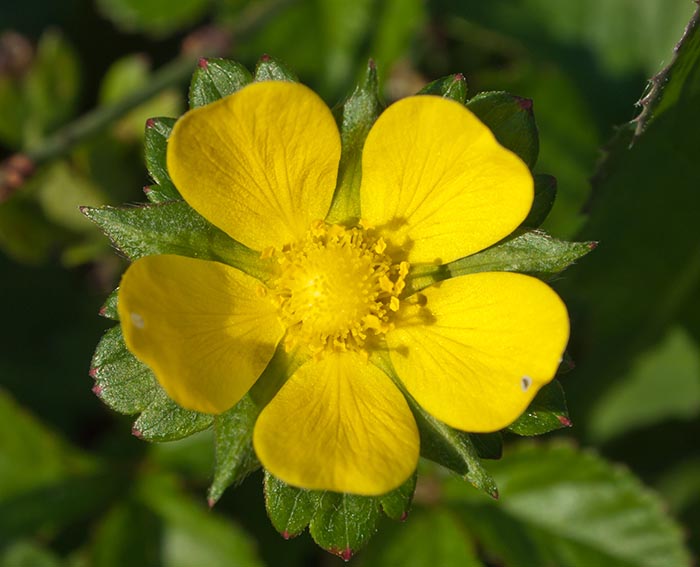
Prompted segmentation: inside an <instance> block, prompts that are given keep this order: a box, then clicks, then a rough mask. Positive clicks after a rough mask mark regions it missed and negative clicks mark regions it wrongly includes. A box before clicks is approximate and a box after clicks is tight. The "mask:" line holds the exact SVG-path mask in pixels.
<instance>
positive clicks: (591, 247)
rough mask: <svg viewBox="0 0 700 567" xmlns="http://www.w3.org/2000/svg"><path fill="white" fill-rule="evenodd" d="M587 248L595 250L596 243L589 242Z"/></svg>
mask: <svg viewBox="0 0 700 567" xmlns="http://www.w3.org/2000/svg"><path fill="white" fill-rule="evenodd" d="M588 248H590V249H591V250H595V249H596V248H598V242H596V241H593V242H589V243H588Z"/></svg>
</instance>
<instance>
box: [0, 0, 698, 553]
mask: <svg viewBox="0 0 700 567" xmlns="http://www.w3.org/2000/svg"><path fill="white" fill-rule="evenodd" d="M695 7H696V6H695V4H694V3H693V2H692V1H690V0H589V1H587V2H558V1H556V0H510V1H506V0H493V1H491V2H481V1H477V0H461V1H460V0H454V1H450V0H355V1H349V0H348V1H343V0H273V1H267V0H266V1H255V0H252V1H246V0H179V1H178V2H167V1H166V0H65V1H64V2H54V1H52V0H23V1H22V2H18V1H10V2H2V3H0V159H5V158H7V157H8V156H10V155H12V154H13V153H15V152H18V151H29V152H30V153H31V152H34V154H33V155H34V156H37V162H38V164H39V167H38V168H37V170H36V171H35V172H33V174H32V175H28V174H27V175H25V173H28V172H24V171H23V170H22V168H21V167H20V168H19V169H20V177H21V179H20V181H17V182H16V183H14V185H13V186H12V187H11V188H10V189H6V190H5V193H4V194H3V195H2V201H3V202H2V203H1V204H0V314H1V317H2V319H1V322H2V326H1V327H0V566H8V567H22V566H27V567H33V566H44V565H46V566H63V565H71V566H90V565H160V564H163V565H182V566H197V565H203V566H208V565H244V566H247V565H258V564H268V565H335V564H341V563H342V561H341V560H340V559H337V558H335V557H333V556H332V555H329V554H327V553H325V552H323V551H320V550H319V549H318V548H316V546H315V545H314V544H313V542H312V541H311V539H310V538H309V537H308V536H307V535H303V536H301V537H299V538H296V539H294V540H292V541H284V540H283V539H282V538H281V537H280V535H279V534H278V533H277V532H276V531H275V530H274V528H273V527H272V526H271V525H270V523H269V520H268V519H267V518H266V516H265V509H264V502H263V497H262V493H261V490H260V483H261V476H260V474H254V475H252V476H251V477H250V478H248V479H247V480H246V481H245V482H244V483H243V485H242V486H240V487H238V488H235V489H230V490H229V491H228V492H227V493H226V494H225V495H224V497H223V498H222V500H221V501H220V502H219V503H218V504H217V506H216V507H215V509H214V511H213V512H209V511H207V510H206V505H205V495H206V487H207V485H208V482H209V481H210V476H211V470H212V462H213V452H212V445H211V434H210V433H207V432H204V433H202V434H198V435H195V436H194V437H191V438H189V439H187V440H184V441H179V442H174V443H167V444H161V445H150V444H148V443H145V442H142V441H139V440H138V439H136V438H134V437H133V436H131V434H130V430H131V423H132V421H133V419H132V418H129V417H125V416H119V415H117V414H116V413H115V412H113V411H111V410H109V409H108V408H106V407H105V406H104V405H103V404H102V403H101V402H100V400H99V399H98V398H97V397H95V396H94V395H93V394H92V392H91V387H92V380H91V379H90V377H89V376H88V369H89V366H90V358H91V356H92V353H93V350H94V348H95V345H96V344H97V342H98V340H99V339H100V337H101V335H102V333H103V332H104V331H105V330H106V329H108V328H109V327H110V326H111V323H110V322H109V321H107V320H105V319H103V318H100V317H99V316H98V310H99V308H100V306H101V305H102V303H103V302H104V299H105V297H106V295H107V294H108V293H109V292H110V291H112V289H114V287H115V286H116V284H117V282H118V279H119V275H120V273H121V272H122V270H123V269H124V267H125V263H124V261H123V260H122V259H121V258H119V257H118V256H117V255H116V254H115V253H114V252H113V250H112V249H111V248H110V245H109V242H108V241H107V239H106V238H104V237H103V236H102V235H101V233H100V232H99V231H98V230H97V228H96V227H95V226H94V225H92V224H91V223H90V222H89V221H87V220H86V219H85V218H84V217H82V215H81V214H80V213H79V211H78V206H79V205H101V204H114V205H118V204H122V203H133V202H139V201H143V200H144V198H143V193H142V188H143V186H144V185H147V184H149V182H150V181H149V179H148V176H147V173H146V169H145V167H144V165H143V131H144V123H145V120H146V119H147V118H149V117H151V116H178V115H179V114H181V113H182V112H183V111H184V110H185V109H186V107H187V101H186V93H187V85H188V82H189V77H190V75H191V72H192V71H193V70H194V68H195V66H196V62H197V59H198V57H200V56H204V55H217V56H225V57H230V58H233V59H235V60H237V61H239V62H241V63H243V64H244V65H246V66H247V67H248V68H252V67H254V65H255V62H256V60H257V59H258V58H259V57H260V56H261V55H262V54H264V53H269V54H271V55H273V56H274V57H277V58H279V59H280V60H282V61H284V62H285V63H286V64H287V65H288V66H289V67H290V68H291V69H293V70H294V71H296V73H297V74H298V75H299V77H300V80H301V81H302V82H304V83H306V84H308V85H310V86H311V87H312V88H314V89H315V90H316V91H317V92H319V93H320V95H321V96H322V97H323V98H324V99H325V100H326V102H327V103H328V104H329V105H330V106H334V105H336V104H338V103H339V102H341V101H342V100H343V99H344V97H346V96H347V95H348V94H349V93H350V92H351V90H352V88H353V87H354V85H355V84H356V82H357V80H358V79H359V78H360V77H361V75H362V73H363V70H364V69H365V67H366V64H367V60H368V58H370V57H371V58H373V59H374V60H375V61H376V63H377V67H378V71H379V77H380V83H381V88H382V93H383V96H384V98H385V99H386V100H387V102H390V101H393V100H395V99H397V98H400V97H403V96H407V95H409V94H413V93H415V92H416V91H417V90H419V89H420V88H421V87H422V86H424V85H425V84H426V83H427V82H429V81H432V80H434V79H437V78H439V77H441V76H444V75H447V74H450V73H463V74H464V75H465V77H466V79H467V82H468V85H469V96H473V95H474V94H475V93H477V92H479V91H483V90H505V91H509V92H512V93H514V94H517V95H519V96H522V97H527V98H531V99H533V101H534V113H535V117H536V119H537V123H538V126H539V132H540V154H539V160H538V162H537V166H536V168H535V169H536V171H538V172H543V173H549V174H552V175H554V176H555V177H556V178H557V180H558V197H557V201H556V204H555V206H554V209H553V211H552V213H551V214H550V216H549V217H548V219H547V221H546V222H545V224H544V225H543V227H542V228H543V229H544V230H546V231H547V232H549V233H550V234H552V235H553V236H556V237H559V238H564V239H586V240H596V241H600V246H599V247H598V249H597V250H596V251H595V252H594V253H592V254H591V255H589V256H588V257H585V258H583V259H582V260H580V261H579V263H578V264H577V265H576V266H575V267H573V268H572V269H570V270H567V271H566V272H564V273H563V274H562V275H561V276H560V277H559V278H558V279H557V280H556V281H555V282H553V285H554V287H555V288H556V289H557V290H558V291H559V292H560V293H561V294H562V295H563V296H564V297H565V299H566V301H567V304H568V305H569V308H570V310H571V314H572V326H573V329H572V333H573V335H572V342H571V347H570V354H571V357H572V359H573V361H574V363H575V364H576V368H574V369H573V370H572V371H571V372H569V373H568V374H567V375H566V376H564V377H563V378H562V384H563V386H564V388H565V390H566V392H567V400H568V404H569V410H570V415H571V419H572V421H573V424H574V426H573V427H572V428H571V429H569V430H567V431H566V432H565V433H559V434H556V435H557V436H560V437H566V438H569V439H573V440H574V441H575V443H576V444H578V445H580V446H582V447H586V448H591V449H593V450H595V451H596V452H597V453H599V454H600V455H602V456H603V457H605V458H606V459H608V460H609V461H611V462H613V463H619V464H620V465H622V467H624V468H626V469H628V470H630V471H631V472H632V473H633V475H634V476H636V477H638V478H639V479H641V481H642V482H643V483H644V484H645V485H646V486H648V487H649V488H650V489H652V490H654V491H655V492H657V493H658V494H659V495H660V497H661V498H662V501H663V503H664V504H663V506H664V509H665V510H666V511H668V512H669V513H670V514H671V515H672V516H673V517H675V518H676V519H677V520H678V522H679V524H680V525H681V526H682V528H681V529H682V531H683V533H684V534H685V535H684V537H685V539H686V542H687V544H688V545H689V546H690V548H691V549H692V550H694V552H696V553H697V552H698V551H699V550H700V535H699V533H700V443H699V441H698V439H700V419H698V417H699V415H700V351H699V350H698V347H699V346H700V342H699V341H700V303H699V302H698V297H699V296H700V295H699V294H698V292H700V284H699V282H700V243H699V240H698V231H697V228H696V226H697V224H695V223H697V220H696V217H697V215H698V213H700V196H699V194H700V174H698V172H697V169H696V165H693V164H694V163H695V164H696V163H697V155H696V154H697V151H698V148H700V145H699V144H698V142H699V140H698V134H697V132H698V131H700V117H698V110H697V109H698V108H700V100H699V99H698V97H697V96H696V93H698V92H700V88H696V86H697V84H698V83H697V82H695V83H693V84H694V85H696V86H695V87H693V89H694V90H692V92H690V91H691V89H685V90H683V89H680V90H681V91H683V92H681V94H680V95H679V97H680V98H679V99H678V100H679V101H681V102H679V103H678V105H676V106H675V107H673V108H671V109H670V110H667V111H665V113H664V114H662V115H660V116H659V117H655V119H654V122H653V123H652V124H651V126H650V128H649V130H648V132H647V133H646V134H644V135H643V136H642V137H641V138H640V140H639V141H638V142H637V144H635V146H634V147H633V149H632V150H628V149H627V142H628V141H629V139H628V138H624V137H623V139H624V141H625V144H623V145H624V147H621V146H620V143H619V137H618V139H617V140H618V143H615V142H614V141H613V142H612V143H611V140H613V137H614V135H615V133H616V131H617V130H616V128H617V127H618V126H620V125H622V124H624V123H627V122H629V121H630V120H632V119H634V118H635V117H636V116H637V115H638V114H639V112H640V107H639V106H638V105H637V103H638V101H639V100H640V99H641V98H642V97H643V95H644V94H645V93H646V92H648V80H649V79H650V78H651V77H652V76H653V75H654V74H656V73H657V72H659V71H660V70H661V69H662V68H663V67H664V66H665V65H668V64H669V63H670V62H671V61H672V58H673V54H674V45H675V44H676V43H677V42H678V41H679V39H680V38H681V36H682V34H683V31H684V28H685V26H686V25H687V23H688V21H689V20H690V18H691V16H692V15H693V13H694V10H695ZM696 47H697V46H696ZM689 65H690V64H689ZM691 67H692V66H691ZM686 71H687V73H688V74H689V75H688V76H695V75H697V74H698V73H700V72H698V71H697V68H696V67H692V68H690V69H689V70H688V69H686ZM693 74H695V75H693ZM688 80H690V79H688ZM683 97H685V98H683ZM693 97H694V98H693ZM136 102H138V104H136ZM691 103H694V105H693V104H691ZM127 108H128V111H124V110H125V109H127ZM94 109H102V110H103V112H102V114H99V115H98V116H99V120H102V122H100V123H99V124H95V123H93V124H89V123H88V124H87V125H86V124H83V127H84V129H85V130H84V131H78V132H77V134H76V135H77V137H78V139H79V143H76V144H74V145H70V146H69V145H68V143H67V141H66V140H65V139H63V140H61V139H59V140H56V139H55V138H50V135H51V134H53V133H55V132H57V131H59V130H61V128H63V127H65V126H66V125H69V124H71V123H73V122H74V121H75V120H76V119H77V118H79V117H80V116H82V115H84V114H86V113H88V112H90V111H92V110H94ZM109 109H112V110H109ZM114 109H116V110H114ZM694 109H695V110H694ZM112 111H114V112H112ZM110 112H111V114H110ZM105 116H107V118H105ZM96 120H97V119H96ZM73 133H74V134H75V131H73ZM47 140H52V143H53V145H47V144H46V141H47ZM608 148H612V149H611V156H612V157H610V158H606V156H607V149H608ZM613 158H614V159H613ZM600 164H603V167H601V166H600ZM25 177H26V181H25ZM506 442H507V443H506V449H505V454H506V458H507V456H508V452H509V443H513V444H515V443H517V440H516V439H515V436H511V437H507V438H506ZM489 465H490V463H487V468H489ZM504 466H505V465H504ZM497 468H498V467H496V469H497ZM496 469H494V470H496ZM497 477H498V475H497ZM422 505H425V506H428V504H426V503H425V502H423V503H422ZM420 514H421V512H420V509H419V513H418V514H417V517H416V518H415V524H414V525H415V526H417V527H419V526H422V527H423V528H425V529H426V531H428V532H429V531H430V530H431V529H432V528H431V526H433V525H434V524H432V523H431V522H427V521H426V522H427V523H425V524H421V521H422V520H421V515H420ZM410 523H411V521H410V520H409V522H408V524H406V525H409V524H410ZM401 527H402V526H399V528H398V530H400V529H401ZM504 530H505V528H504ZM396 532H397V528H396V526H394V525H391V526H389V527H388V528H387V531H386V532H384V531H382V532H380V533H379V535H378V536H377V537H376V538H375V540H374V541H373V542H372V544H371V546H370V549H369V550H368V551H367V552H366V554H365V555H364V557H363V554H362V553H360V555H359V556H358V562H360V563H362V562H366V564H368V565H381V564H392V563H391V562H390V561H389V560H388V559H384V560H382V559H381V558H382V557H385V558H386V557H390V556H389V555H386V554H385V555H382V554H383V553H385V551H384V550H383V549H384V547H386V546H391V545H398V544H397V543H396V541H393V540H392V538H394V539H395V538H397V537H401V536H397V535H396ZM385 533H386V534H388V535H386V536H385ZM411 533H413V534H415V533H416V532H415V531H412V532H411ZM507 534H508V532H507V530H506V531H504V536H503V537H504V538H506V539H507V537H509V536H508V535H507ZM455 537H459V536H458V535H457V536H455ZM392 541H393V543H392ZM426 545H427V544H426ZM486 547H487V549H486V553H485V554H482V557H481V561H482V563H474V565H501V564H508V565H510V564H511V563H509V562H507V561H505V560H503V559H502V558H501V559H499V556H498V553H495V554H494V555H490V554H489V553H490V552H489V549H488V546H486ZM431 553H432V552H431ZM435 553H437V552H435ZM455 556H456V555H455ZM392 557H393V556H392ZM432 557H433V558H434V557H435V556H434V555H433V556H432ZM414 560H415V558H414ZM415 564H416V565H418V564H419V563H415ZM426 564H427V563H426ZM438 564H440V563H438ZM444 564H445V565H448V563H444ZM463 564H466V563H458V562H455V563H454V565H463ZM469 564H470V565H471V563H469ZM569 564H571V565H579V564H580V565H583V567H587V565H591V567H595V564H592V563H588V564H586V563H576V562H573V563H569ZM620 564H623V563H620ZM624 564H625V565H631V564H630V563H624ZM449 565H451V564H449ZM533 567H536V566H533ZM668 567H674V565H671V564H668Z"/></svg>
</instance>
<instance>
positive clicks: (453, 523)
mask: <svg viewBox="0 0 700 567" xmlns="http://www.w3.org/2000/svg"><path fill="white" fill-rule="evenodd" d="M387 528H388V529H387V531H386V532H385V535H384V538H383V541H382V545H370V546H369V548H368V549H367V554H366V555H363V556H362V563H361V565H363V566H364V567H425V566H426V565H440V567H452V566H454V567H457V566H459V567H483V565H484V564H483V563H482V562H481V561H480V560H479V558H478V554H477V550H476V549H475V545H474V542H473V540H472V538H471V534H469V532H467V531H466V530H465V529H464V526H463V525H462V524H461V523H460V521H459V519H458V518H456V517H455V514H454V513H452V512H451V511H450V510H444V509H441V508H439V507H435V508H427V509H419V510H416V511H415V512H413V513H412V514H411V516H410V518H409V520H408V521H407V522H406V523H405V524H403V525H400V526H387Z"/></svg>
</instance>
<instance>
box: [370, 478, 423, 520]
mask: <svg viewBox="0 0 700 567" xmlns="http://www.w3.org/2000/svg"><path fill="white" fill-rule="evenodd" d="M417 478H418V475H417V473H414V474H413V475H412V476H411V477H410V478H409V479H408V480H407V481H406V482H404V483H403V484H402V485H401V486H399V487H398V488H397V489H396V490H392V491H391V492H389V493H388V494H385V495H384V496H381V497H380V499H379V502H380V503H381V505H382V510H383V511H384V513H385V514H386V515H387V516H389V517H390V518H391V519H392V520H400V521H403V520H405V519H406V517H407V516H408V512H409V510H410V509H411V502H412V501H413V493H414V492H415V491H416V480H417Z"/></svg>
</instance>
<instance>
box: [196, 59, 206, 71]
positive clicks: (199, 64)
mask: <svg viewBox="0 0 700 567" xmlns="http://www.w3.org/2000/svg"><path fill="white" fill-rule="evenodd" d="M197 67H199V68H200V69H206V68H207V67H209V61H208V60H207V58H206V57H200V58H199V61H197Z"/></svg>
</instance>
